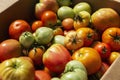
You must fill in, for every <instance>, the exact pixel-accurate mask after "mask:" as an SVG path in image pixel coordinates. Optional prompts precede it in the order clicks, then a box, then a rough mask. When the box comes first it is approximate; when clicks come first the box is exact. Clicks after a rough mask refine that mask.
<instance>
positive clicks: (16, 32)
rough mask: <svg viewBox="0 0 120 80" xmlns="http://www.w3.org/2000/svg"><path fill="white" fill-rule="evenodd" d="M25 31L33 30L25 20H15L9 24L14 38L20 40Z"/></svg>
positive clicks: (10, 33)
mask: <svg viewBox="0 0 120 80" xmlns="http://www.w3.org/2000/svg"><path fill="white" fill-rule="evenodd" d="M25 31H30V32H31V27H30V25H29V24H28V22H26V21H25V20H15V21H13V22H12V23H11V24H10V26H9V36H10V38H12V39H16V40H19V36H20V35H21V34H22V32H25Z"/></svg>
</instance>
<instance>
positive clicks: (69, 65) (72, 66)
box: [64, 60, 87, 73]
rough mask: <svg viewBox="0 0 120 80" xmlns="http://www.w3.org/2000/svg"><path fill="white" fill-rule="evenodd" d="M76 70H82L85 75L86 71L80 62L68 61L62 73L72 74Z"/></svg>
mask: <svg viewBox="0 0 120 80" xmlns="http://www.w3.org/2000/svg"><path fill="white" fill-rule="evenodd" d="M77 69H80V70H83V71H85V72H86V73H87V70H86V68H85V66H84V65H83V64H82V63H81V62H80V61H77V60H71V61H69V62H68V63H67V64H66V66H65V70H64V73H66V72H74V71H75V70H77Z"/></svg>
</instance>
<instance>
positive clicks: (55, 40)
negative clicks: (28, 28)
mask: <svg viewBox="0 0 120 80" xmlns="http://www.w3.org/2000/svg"><path fill="white" fill-rule="evenodd" d="M64 39H65V36H62V35H56V36H54V38H53V43H54V44H55V43H58V44H62V45H64Z"/></svg>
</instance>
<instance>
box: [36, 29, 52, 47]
mask: <svg viewBox="0 0 120 80" xmlns="http://www.w3.org/2000/svg"><path fill="white" fill-rule="evenodd" d="M53 36H54V34H53V29H51V28H49V27H40V28H38V29H37V30H36V31H35V40H36V42H37V43H39V44H42V45H46V44H48V43H49V42H50V41H51V40H52V38H53Z"/></svg>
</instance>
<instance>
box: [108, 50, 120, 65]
mask: <svg viewBox="0 0 120 80" xmlns="http://www.w3.org/2000/svg"><path fill="white" fill-rule="evenodd" d="M119 56H120V53H119V52H111V54H110V57H109V58H108V62H109V64H112V63H113V62H114V61H115V60H116V59H117V58H118V57H119Z"/></svg>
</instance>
